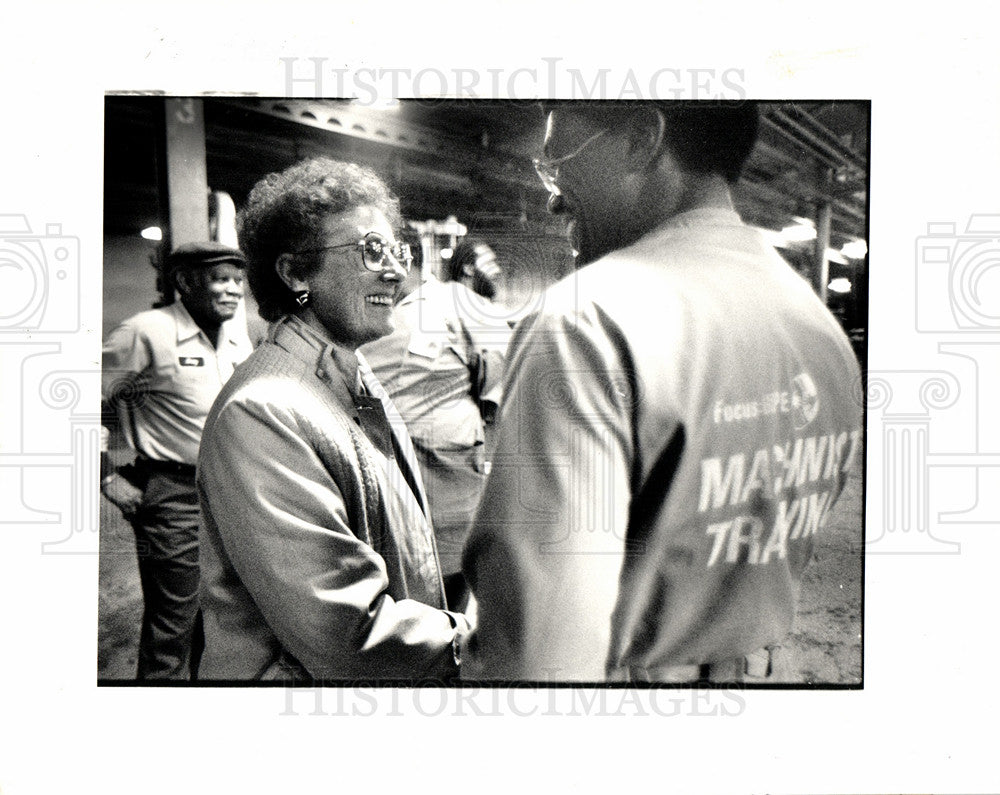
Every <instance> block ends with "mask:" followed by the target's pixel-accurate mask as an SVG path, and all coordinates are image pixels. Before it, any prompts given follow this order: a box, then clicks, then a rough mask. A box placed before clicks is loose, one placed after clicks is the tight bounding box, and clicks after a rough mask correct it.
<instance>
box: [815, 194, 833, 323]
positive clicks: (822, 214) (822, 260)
mask: <svg viewBox="0 0 1000 795" xmlns="http://www.w3.org/2000/svg"><path fill="white" fill-rule="evenodd" d="M832 218H833V208H832V207H831V206H830V203H829V202H827V203H826V204H822V205H820V208H819V212H818V214H817V218H816V278H817V279H818V280H819V283H818V284H817V285H816V294H817V295H818V296H819V299H820V300H821V301H822V302H823V303H824V304H825V303H826V286H827V285H828V284H829V283H830V260H828V259H827V257H826V250H827V249H828V248H829V247H830V223H831V221H832Z"/></svg>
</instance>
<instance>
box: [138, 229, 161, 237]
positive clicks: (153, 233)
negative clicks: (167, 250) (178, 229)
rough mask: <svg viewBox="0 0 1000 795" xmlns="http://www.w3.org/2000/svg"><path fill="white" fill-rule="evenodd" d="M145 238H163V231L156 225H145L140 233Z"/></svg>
mask: <svg viewBox="0 0 1000 795" xmlns="http://www.w3.org/2000/svg"><path fill="white" fill-rule="evenodd" d="M139 234H140V235H142V236H143V237H144V238H146V240H163V232H161V231H160V227H158V226H147V227H146V228H145V229H143V230H142V231H141V232H140V233H139Z"/></svg>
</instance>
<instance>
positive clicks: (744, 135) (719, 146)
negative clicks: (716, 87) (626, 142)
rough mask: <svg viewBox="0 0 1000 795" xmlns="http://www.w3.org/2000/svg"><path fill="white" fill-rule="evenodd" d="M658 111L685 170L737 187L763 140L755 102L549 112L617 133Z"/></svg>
mask: <svg viewBox="0 0 1000 795" xmlns="http://www.w3.org/2000/svg"><path fill="white" fill-rule="evenodd" d="M650 107H655V108H657V109H658V110H660V111H661V112H662V113H663V118H664V120H665V122H666V146H667V147H668V148H669V150H670V152H671V154H673V156H674V157H675V158H676V160H677V162H678V163H679V164H680V166H681V168H683V169H684V170H685V171H689V172H692V173H695V174H712V173H715V174H721V175H722V176H723V177H724V178H725V179H726V181H727V182H729V183H730V184H735V183H736V182H737V180H739V178H740V174H741V173H742V172H743V167H744V166H745V165H746V162H747V160H748V159H749V157H750V152H751V151H753V147H754V144H755V143H756V142H757V133H758V130H759V127H760V112H759V109H758V107H757V103H756V102H753V101H750V100H700V101H695V100H649V101H625V102H620V101H586V102H582V101H576V102H573V101H547V102H543V103H542V108H543V109H544V110H545V112H546V113H548V112H549V111H552V110H569V111H571V112H573V113H578V114H580V115H582V116H584V117H586V118H588V119H589V120H590V121H591V122H592V123H593V124H595V125H597V126H600V127H605V128H608V129H613V128H615V127H619V126H621V125H623V124H624V123H626V122H627V121H628V120H629V119H630V118H632V116H633V115H634V114H636V113H637V112H639V111H640V110H643V109H645V108H650Z"/></svg>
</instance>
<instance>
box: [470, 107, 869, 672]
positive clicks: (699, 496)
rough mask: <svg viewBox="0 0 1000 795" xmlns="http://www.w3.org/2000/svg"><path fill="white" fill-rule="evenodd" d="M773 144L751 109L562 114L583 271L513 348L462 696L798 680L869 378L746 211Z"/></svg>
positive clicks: (544, 173) (563, 191) (564, 206)
mask: <svg viewBox="0 0 1000 795" xmlns="http://www.w3.org/2000/svg"><path fill="white" fill-rule="evenodd" d="M757 127H758V116H757V108H756V106H755V105H754V103H752V102H737V103H727V102H698V103H688V102H678V101H675V102H648V103H644V102H636V103H628V104H623V103H612V104H606V103H593V102H588V103H567V104H563V103H554V104H552V105H550V106H548V118H547V128H546V133H545V142H544V150H543V153H544V156H543V158H541V159H540V160H538V161H536V168H537V170H538V173H539V176H540V177H541V179H542V181H543V183H544V184H545V186H546V187H547V188H548V190H549V191H550V194H551V195H550V198H549V209H550V210H551V211H553V212H555V213H559V214H565V215H567V216H569V218H570V225H569V229H570V237H571V243H572V247H573V249H574V250H575V251H577V252H579V257H578V265H579V266H580V267H579V269H578V270H577V271H576V272H575V273H573V274H571V275H570V276H568V277H567V278H565V279H564V280H563V281H561V282H559V283H557V284H556V285H554V286H553V287H552V288H550V289H549V290H548V291H547V292H546V294H545V296H544V300H543V302H542V308H541V309H540V310H538V311H537V312H535V313H533V314H532V315H529V316H528V317H526V318H525V319H524V320H522V321H521V322H520V323H519V324H518V327H517V329H516V330H515V334H514V337H513V339H512V341H511V346H510V351H509V353H508V358H507V371H506V372H507V376H506V379H505V382H504V402H503V405H502V406H501V410H500V416H499V417H498V420H497V434H498V441H497V449H496V454H495V456H494V459H493V460H494V463H493V469H492V471H491V473H490V476H489V478H488V479H487V483H486V488H485V492H484V495H483V499H482V501H481V503H480V507H479V511H478V514H477V516H476V519H475V522H474V524H473V530H472V533H471V535H470V538H469V541H468V543H467V546H466V549H465V553H464V557H465V560H464V570H465V573H466V576H467V579H468V580H469V582H470V584H471V587H472V589H473V592H474V596H475V598H476V599H477V601H478V609H479V620H478V627H477V629H476V631H475V632H474V633H473V634H472V635H471V636H470V637H469V638H468V643H467V644H466V647H465V649H464V652H463V654H464V657H463V661H464V662H463V676H467V677H469V678H472V679H517V680H535V681H552V680H556V681H593V682H597V681H605V680H617V681H665V682H699V681H706V680H708V681H719V682H727V681H736V682H744V681H761V682H773V681H782V680H783V679H786V678H787V677H788V676H789V675H790V673H791V672H790V670H789V668H788V661H787V658H786V655H785V654H783V653H782V650H781V644H782V641H783V640H784V638H785V637H786V635H787V633H788V632H789V629H790V627H791V625H792V620H793V618H794V616H795V609H796V602H797V593H798V589H799V586H800V583H801V581H802V573H803V569H804V568H805V566H806V563H807V562H808V561H809V559H810V556H811V553H812V548H813V543H814V541H815V538H816V534H817V533H818V532H821V528H822V526H823V522H824V519H825V517H826V516H827V514H828V513H829V510H830V507H831V506H832V505H833V503H834V502H835V500H836V499H837V498H838V496H839V495H840V493H841V491H842V489H843V487H844V485H845V482H846V480H847V478H848V476H849V473H850V472H851V470H852V468H853V467H854V466H856V461H857V455H856V453H857V451H858V449H859V448H860V445H861V432H862V431H861V421H862V417H861V405H860V401H859V400H858V399H857V398H856V397H855V395H856V393H857V390H858V384H859V378H860V376H859V372H858V364H857V360H856V359H855V357H854V354H853V352H852V350H851V347H850V344H849V343H848V341H847V339H846V337H845V336H844V333H843V331H842V330H841V329H840V327H839V326H838V324H837V322H836V320H835V319H834V318H833V317H832V316H831V314H830V312H829V311H827V309H826V307H825V306H823V304H822V303H821V302H820V301H819V299H818V298H817V297H816V295H815V294H813V292H812V291H811V289H810V288H809V286H808V284H807V283H806V282H805V281H803V280H802V279H801V278H800V277H799V276H798V275H797V274H796V273H795V272H794V271H793V270H792V269H791V268H790V267H789V266H788V265H787V264H786V263H785V262H784V261H783V260H782V259H781V257H779V256H778V254H777V253H776V252H775V251H774V249H773V248H772V247H771V246H770V245H768V243H767V242H766V240H765V239H764V237H763V235H762V234H761V233H760V232H759V231H758V230H755V229H752V228H750V227H748V226H746V225H745V224H743V222H742V221H741V220H740V218H739V216H738V215H737V213H736V211H735V210H734V207H733V198H732V188H733V186H734V185H735V184H736V182H737V179H738V178H739V175H740V172H741V170H742V168H743V165H744V163H745V162H746V160H747V158H748V156H749V155H750V152H751V150H752V148H753V146H754V141H755V138H756V134H757ZM859 531H860V528H859ZM859 539H860V536H859Z"/></svg>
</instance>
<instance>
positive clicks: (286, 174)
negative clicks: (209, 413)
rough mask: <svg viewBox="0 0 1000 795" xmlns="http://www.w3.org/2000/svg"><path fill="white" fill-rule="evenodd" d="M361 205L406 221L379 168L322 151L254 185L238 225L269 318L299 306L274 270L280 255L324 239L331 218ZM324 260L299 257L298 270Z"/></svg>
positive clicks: (254, 287) (302, 272)
mask: <svg viewBox="0 0 1000 795" xmlns="http://www.w3.org/2000/svg"><path fill="white" fill-rule="evenodd" d="M356 207H374V208H375V209H377V210H380V211H381V212H382V213H383V214H384V215H385V217H386V218H387V219H388V221H389V224H390V225H391V226H392V228H393V229H398V228H399V227H400V226H401V224H402V219H401V217H400V214H399V199H397V198H396V197H395V196H394V195H393V194H392V193H391V192H390V191H389V189H388V188H387V187H386V185H385V183H384V182H383V181H382V180H381V179H379V177H378V176H377V175H376V174H375V172H374V171H372V170H370V169H368V168H364V167H362V166H358V165H355V164H354V163H342V162H340V161H337V160H333V159H331V158H328V157H318V158H314V159H312V160H306V161H303V162H301V163H297V164H296V165H294V166H291V167H290V168H287V169H285V170H284V171H282V172H281V173H280V174H268V175H267V176H266V177H264V179H262V180H260V182H258V183H257V184H256V185H255V186H254V187H253V190H251V191H250V195H249V196H248V197H247V201H246V204H245V205H244V207H243V209H242V210H241V211H240V212H239V213H238V214H237V218H236V226H237V235H238V237H239V240H240V247H241V248H242V249H243V250H244V251H245V252H246V255H247V260H248V264H247V281H248V282H249V284H250V291H251V292H252V293H253V296H254V298H255V299H256V301H257V306H258V312H259V313H260V316H261V317H262V318H264V320H268V321H272V320H277V319H278V318H280V317H281V316H282V315H284V314H288V313H290V312H293V311H295V309H296V308H297V305H296V303H295V296H294V294H293V293H292V291H291V290H290V289H289V288H288V286H287V285H286V284H285V283H284V282H283V281H282V280H281V278H280V277H279V276H278V274H277V271H276V270H275V263H276V262H277V260H278V257H279V256H281V255H282V254H287V253H293V252H296V251H305V250H307V249H311V248H316V247H318V246H321V245H323V243H324V242H325V241H324V240H323V239H322V236H323V228H324V224H325V222H326V220H327V219H328V218H329V217H330V216H333V215H338V214H340V213H343V212H347V211H349V210H352V209H354V208H356ZM319 263H320V259H319V257H318V256H317V257H314V258H312V259H302V260H297V264H298V275H299V276H300V277H303V278H304V277H307V276H310V275H311V274H313V273H315V272H316V271H317V270H318V269H319Z"/></svg>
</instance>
